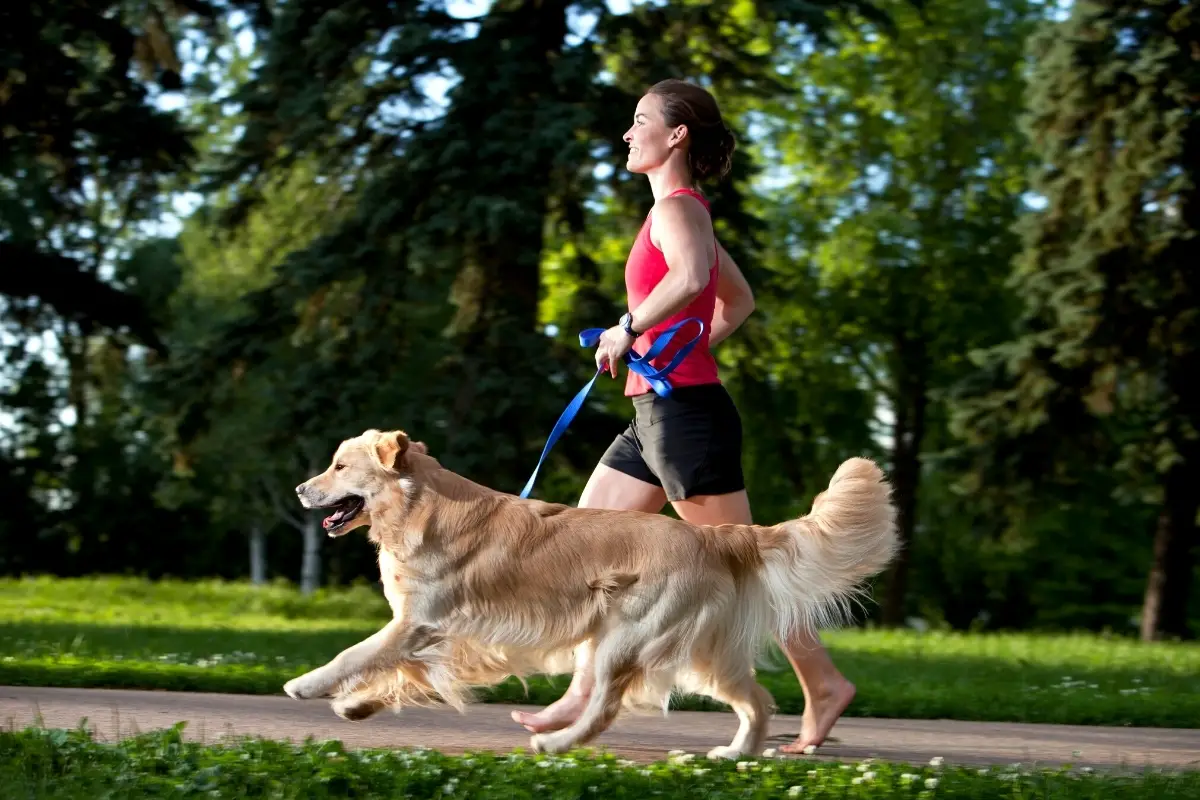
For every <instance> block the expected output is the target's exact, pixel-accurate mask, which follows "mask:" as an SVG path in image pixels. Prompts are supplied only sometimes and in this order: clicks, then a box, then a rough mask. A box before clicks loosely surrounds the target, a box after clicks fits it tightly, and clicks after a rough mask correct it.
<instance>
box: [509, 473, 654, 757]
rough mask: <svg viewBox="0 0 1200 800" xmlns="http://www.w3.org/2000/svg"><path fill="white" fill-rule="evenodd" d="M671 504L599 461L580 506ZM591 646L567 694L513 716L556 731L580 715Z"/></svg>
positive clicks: (581, 653)
mask: <svg viewBox="0 0 1200 800" xmlns="http://www.w3.org/2000/svg"><path fill="white" fill-rule="evenodd" d="M666 504H667V495H666V494H665V493H664V492H663V489H662V487H661V486H656V485H655V484H653V483H647V482H646V481H643V480H639V479H637V478H635V477H633V476H631V475H627V474H625V473H624V472H621V471H619V470H615V469H613V468H612V467H607V466H605V465H604V464H597V465H596V469H595V470H594V471H593V472H592V476H591V477H590V478H589V479H588V482H587V485H586V486H585V487H584V488H583V494H582V495H581V496H580V498H579V508H608V509H614V510H620V511H648V512H650V513H652V514H657V513H658V512H659V511H661V510H662V508H663V506H664V505H666ZM592 656H593V653H592V651H591V648H590V647H589V646H588V645H587V644H584V645H581V646H580V647H579V648H578V649H577V650H576V653H575V674H574V675H573V676H572V677H571V685H570V687H568V688H567V691H566V693H565V694H564V695H563V696H562V697H560V698H559V699H558V700H556V701H555V702H553V703H551V704H550V705H548V706H546V707H545V708H543V709H542V710H541V711H539V712H537V713H536V714H531V713H528V712H526V711H514V712H512V718H513V720H515V721H516V722H519V723H520V724H521V725H523V726H525V728H526V729H527V730H529V731H530V732H532V733H543V732H545V731H555V730H560V729H562V728H565V727H567V726H568V725H570V724H571V723H573V722H575V720H576V719H578V718H579V715H580V713H582V712H583V709H584V707H585V706H586V705H587V702H588V698H589V697H590V696H591V693H592V685H593V674H592V663H591V662H592Z"/></svg>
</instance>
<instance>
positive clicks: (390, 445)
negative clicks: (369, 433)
mask: <svg viewBox="0 0 1200 800" xmlns="http://www.w3.org/2000/svg"><path fill="white" fill-rule="evenodd" d="M407 451H408V434H406V433H405V432H404V431H388V432H387V433H381V434H379V435H378V436H377V437H376V438H375V443H374V444H373V445H372V446H371V460H372V461H377V462H378V463H379V466H380V467H382V468H383V469H385V470H394V469H396V466H397V465H398V464H399V463H400V461H401V460H402V459H403V457H404V454H405V453H406V452H407Z"/></svg>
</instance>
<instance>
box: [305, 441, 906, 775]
mask: <svg viewBox="0 0 1200 800" xmlns="http://www.w3.org/2000/svg"><path fill="white" fill-rule="evenodd" d="M296 494H297V495H298V497H299V500H300V503H301V504H302V505H303V506H304V507H305V508H308V509H325V510H328V511H330V512H331V513H330V514H329V516H327V517H326V518H325V520H324V523H323V524H324V528H325V530H326V532H327V533H328V535H329V536H334V537H336V536H343V535H345V534H346V533H348V532H350V531H351V530H353V529H355V528H358V527H361V526H369V538H370V539H371V541H372V542H374V543H375V544H376V545H377V547H378V552H379V567H380V576H381V579H382V582H383V586H384V592H385V595H386V597H387V600H388V602H389V604H390V606H391V609H392V612H393V617H392V620H391V621H390V622H388V623H387V624H386V625H385V626H384V627H383V628H382V629H381V630H379V631H378V632H376V633H375V634H373V635H372V636H370V637H368V638H367V639H365V640H363V641H362V642H359V643H358V644H355V645H353V646H351V647H349V648H347V649H346V650H344V651H343V652H341V653H339V654H338V655H337V656H336V657H335V658H333V660H331V661H330V662H329V663H327V664H325V665H324V666H321V667H318V668H317V669H314V670H312V671H311V672H308V673H306V674H304V675H301V676H299V677H297V678H294V679H293V680H291V681H289V682H288V683H287V684H286V685H285V686H284V690H285V691H286V693H287V694H288V695H289V696H291V697H293V698H297V699H308V698H316V697H333V702H332V707H333V709H334V711H335V712H336V713H337V714H339V715H340V716H342V717H343V718H345V719H350V720H360V719H365V718H367V717H369V716H371V715H372V714H374V713H376V712H377V711H380V710H382V709H384V708H388V707H391V708H394V709H396V710H399V709H400V708H401V707H403V706H406V705H418V704H435V703H438V702H442V703H445V704H448V705H450V706H452V707H454V708H456V709H457V710H459V711H460V712H462V711H464V708H465V704H466V703H467V702H469V701H470V699H471V695H470V690H471V688H472V687H476V686H485V685H493V684H495V683H499V682H500V681H503V680H505V679H507V678H508V677H509V676H512V675H516V676H518V677H520V678H522V680H523V679H524V677H525V676H527V675H531V674H556V673H562V672H567V671H569V670H570V668H571V664H572V662H573V657H574V654H575V652H576V648H579V647H586V648H588V649H589V651H590V653H591V655H592V660H593V664H594V670H595V689H594V690H593V692H592V694H591V697H590V700H589V702H588V704H587V706H586V707H585V709H584V710H583V712H582V714H581V715H580V717H579V718H578V720H576V721H575V722H574V723H573V724H571V725H569V726H567V727H565V728H563V729H562V730H558V731H553V732H549V733H539V734H535V735H534V736H533V737H532V738H531V740H530V746H531V748H532V749H533V750H534V751H535V752H544V753H562V752H566V751H568V750H571V749H573V748H576V747H579V746H582V745H584V744H586V743H588V742H590V741H591V740H592V739H593V738H595V737H596V736H598V735H599V734H601V733H602V732H604V731H605V730H606V729H607V728H608V727H609V726H610V725H611V724H612V722H613V720H614V719H615V718H616V716H617V714H618V713H619V711H620V709H621V708H622V706H625V707H631V708H644V707H652V708H661V709H662V710H663V712H664V713H665V712H666V709H667V707H668V706H669V702H670V698H671V695H672V693H673V692H674V691H685V692H693V693H699V694H703V695H706V696H708V697H711V698H713V699H715V700H718V701H721V702H724V703H727V704H729V705H730V706H731V707H732V709H733V710H734V712H735V713H736V714H737V717H738V719H739V727H738V729H737V733H736V734H735V736H734V738H733V740H732V742H730V744H728V745H725V746H718V747H714V748H713V749H712V750H711V751H709V753H708V757H709V758H713V759H716V758H738V757H741V756H746V755H750V754H753V753H757V752H759V751H760V750H761V748H762V746H763V743H764V741H765V738H766V734H767V726H768V723H769V720H770V714H771V713H772V710H773V706H774V701H773V698H772V697H771V695H770V693H768V692H767V691H766V689H764V688H763V687H762V686H761V685H760V684H759V683H758V682H757V681H756V679H755V673H754V665H755V664H756V663H757V658H758V656H759V655H760V654H761V652H762V649H763V648H764V646H766V645H767V644H769V641H770V639H771V637H772V636H776V637H779V638H780V639H787V638H789V637H790V636H791V635H792V634H793V633H795V632H797V631H798V630H800V629H804V628H807V629H814V628H815V627H816V626H818V625H821V624H829V623H837V622H839V621H841V620H842V619H843V618H844V615H845V613H846V612H847V610H848V606H849V603H850V601H852V600H855V599H857V598H858V597H860V596H861V594H862V593H863V592H864V591H865V589H864V584H865V582H866V581H867V580H868V579H869V578H871V577H872V576H874V575H876V574H878V573H879V572H881V571H882V570H883V569H884V568H886V566H887V565H888V564H889V563H890V562H891V560H892V559H893V557H894V556H895V554H896V553H897V552H898V550H899V546H900V544H899V539H898V536H897V532H896V510H895V507H894V505H893V503H892V498H891V488H890V486H889V484H888V483H887V481H886V480H885V478H884V476H883V473H882V471H881V470H880V469H879V467H878V466H876V465H875V464H874V463H873V462H872V461H870V460H868V459H864V458H851V459H849V460H847V461H845V462H844V463H843V464H841V465H840V466H839V467H838V469H837V470H836V471H835V473H834V475H833V477H832V478H831V479H830V482H829V486H828V488H827V489H826V490H825V491H824V492H822V493H821V494H820V495H818V497H817V499H816V500H814V502H813V507H812V510H811V512H810V513H809V514H807V515H805V516H803V517H800V518H799V519H794V520H790V521H787V522H783V523H781V524H778V525H771V526H766V525H719V526H699V525H692V524H690V523H688V522H685V521H682V520H678V519H674V518H671V517H668V516H665V515H663V514H651V513H645V512H638V511H611V510H602V509H582V508H573V507H571V506H567V505H560V504H556V503H548V502H544V501H541V500H525V499H521V498H518V497H516V496H513V495H510V494H505V493H502V492H499V491H495V490H493V489H490V488H488V487H486V486H482V485H480V484H477V483H474V482H472V481H471V480H469V479H467V478H465V477H462V476H461V475H458V474H456V473H454V472H452V471H450V470H448V469H445V468H444V467H442V465H441V464H440V463H439V462H438V460H437V459H436V458H434V457H432V456H431V455H429V453H428V451H427V448H425V447H424V445H422V444H420V443H413V442H410V440H409V437H408V436H407V435H406V434H405V433H404V432H403V431H398V430H396V431H388V432H382V431H379V430H375V429H372V430H368V431H366V432H364V433H363V434H361V435H359V436H356V437H354V438H351V439H347V440H346V441H344V442H342V443H341V444H340V445H339V447H338V448H337V451H336V452H335V454H334V457H333V460H332V461H331V463H330V464H329V467H328V468H327V469H326V470H325V471H323V472H322V473H320V474H319V475H316V476H314V477H312V478H310V479H308V480H307V481H305V482H304V483H302V484H300V485H299V486H297V487H296Z"/></svg>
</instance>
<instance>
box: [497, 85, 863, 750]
mask: <svg viewBox="0 0 1200 800" xmlns="http://www.w3.org/2000/svg"><path fill="white" fill-rule="evenodd" d="M623 138H624V140H625V142H626V143H628V145H629V155H628V160H627V161H626V166H627V168H628V169H629V170H630V171H632V172H636V173H641V174H643V175H645V176H646V177H647V178H648V179H649V181H650V188H651V190H652V191H653V193H654V207H653V208H652V209H651V211H650V213H649V214H648V215H647V217H646V221H645V223H644V224H643V225H642V229H641V231H640V232H639V233H638V236H637V239H636V240H635V242H634V244H633V248H632V250H631V251H630V254H629V259H628V261H627V262H626V265H625V285H626V289H627V292H628V295H629V297H628V305H629V309H630V310H629V313H627V314H625V315H624V316H622V317H621V320H620V322H619V323H618V324H617V325H615V326H613V327H612V328H609V329H608V330H607V331H605V332H604V334H603V335H602V336H601V337H600V342H599V344H598V345H597V347H596V366H597V368H601V367H605V366H607V369H608V371H609V373H610V374H611V375H612V376H613V377H614V378H615V377H616V375H617V364H618V362H619V361H620V359H621V357H622V356H624V355H625V353H627V352H628V351H629V350H630V349H631V348H632V347H633V346H634V345H635V344H637V345H638V348H637V351H638V352H641V353H644V352H646V350H647V349H648V348H649V346H650V345H651V343H653V341H654V339H655V337H656V336H657V335H658V334H659V333H660V332H661V331H662V330H664V329H665V328H667V327H669V326H671V325H672V324H674V323H675V322H677V321H679V320H681V319H685V318H688V317H699V318H700V319H702V320H705V321H706V323H707V325H706V328H705V332H704V334H703V336H702V338H701V339H700V341H699V342H698V343H697V344H696V347H695V348H694V349H693V350H692V352H691V353H690V354H688V356H687V357H686V358H685V359H684V360H683V361H682V362H681V363H680V364H679V366H678V367H677V368H676V369H675V371H674V372H673V373H671V375H670V377H669V381H670V382H671V385H672V387H674V388H673V391H672V393H671V397H670V398H667V399H663V398H660V397H658V395H656V394H655V393H654V392H653V390H652V389H651V387H650V386H649V384H647V383H646V381H645V379H643V378H642V377H641V376H639V375H637V374H635V373H633V372H630V373H629V374H628V376H627V378H626V382H625V394H626V395H627V396H629V397H631V398H632V402H633V406H634V410H635V418H634V421H633V422H631V423H630V425H629V427H628V428H627V429H626V430H625V431H623V432H622V433H621V434H620V435H619V436H618V437H617V438H616V440H615V441H614V442H613V443H612V445H611V446H610V447H609V448H608V451H607V452H605V454H604V456H603V457H602V458H601V459H600V463H599V464H598V465H597V467H596V469H595V471H594V472H593V473H592V476H591V478H590V479H589V480H588V483H587V486H586V487H585V488H584V490H583V496H582V497H581V498H580V501H579V506H580V507H581V508H611V509H634V510H641V511H649V512H652V513H658V512H660V511H661V510H662V508H663V506H664V505H665V504H666V502H668V501H670V503H671V505H672V506H673V507H674V509H675V512H676V513H677V514H678V515H679V516H680V517H681V518H683V519H685V520H687V521H689V522H693V523H696V524H700V525H720V524H724V523H742V524H748V523H750V522H751V517H750V503H749V500H748V499H747V496H746V489H745V485H744V483H743V478H742V468H741V458H742V428H741V420H740V417H739V415H738V412H737V409H736V408H735V407H734V404H733V401H732V399H731V398H730V396H729V394H728V393H727V391H726V390H725V387H724V386H722V385H721V382H720V379H719V377H718V374H717V364H716V360H715V359H714V358H713V356H712V352H711V350H710V348H711V347H712V346H713V345H716V344H717V343H719V342H720V341H721V340H723V339H724V338H725V337H727V336H729V334H731V333H733V331H734V330H736V329H737V327H738V326H739V325H740V324H741V323H742V322H743V321H744V320H745V319H746V317H747V316H749V314H750V312H751V311H753V309H754V298H753V295H752V293H751V291H750V287H749V285H748V284H747V283H746V280H745V278H744V277H743V276H742V274H741V271H740V270H739V269H738V266H737V264H736V263H734V261H733V259H732V258H730V257H729V254H728V253H726V252H725V249H724V248H723V247H721V245H720V244H718V243H717V241H716V236H715V234H714V232H713V226H712V220H711V218H710V217H709V213H708V208H709V206H708V202H707V201H706V200H705V199H704V197H703V196H702V195H701V194H700V193H699V192H697V191H696V190H695V189H694V188H692V187H693V186H694V185H695V183H696V182H698V181H701V180H704V179H706V178H709V177H723V176H724V175H725V173H726V172H728V170H729V166H730V161H731V159H732V156H733V150H734V140H733V135H732V134H731V132H730V131H729V128H727V127H726V125H725V123H724V122H723V121H722V119H721V113H720V111H719V109H718V108H717V103H716V101H715V100H714V99H713V97H712V95H710V94H709V93H708V92H707V91H705V90H704V89H702V88H700V87H698V86H695V85H693V84H690V83H686V82H684V81H677V80H666V81H662V82H661V83H658V84H655V85H654V86H652V87H651V88H650V90H649V91H648V92H647V94H646V95H645V96H644V97H642V98H641V100H640V102H638V105H637V109H636V111H635V112H634V117H633V126H632V127H631V128H630V129H629V130H628V131H626V133H625V135H624V137H623ZM694 335H695V331H694V330H692V329H689V328H688V327H685V328H683V329H681V330H680V331H679V332H678V333H677V334H676V335H675V339H674V340H673V341H672V342H671V344H670V345H669V346H668V347H667V348H666V349H665V350H664V352H663V354H662V355H660V356H659V357H658V358H656V359H655V365H656V366H662V365H664V364H666V363H667V361H668V360H669V359H670V357H671V355H673V354H674V352H675V350H676V349H677V348H678V347H679V346H681V345H682V344H683V342H685V341H687V340H689V339H691V338H692V336H694ZM783 649H784V651H785V652H786V653H787V655H788V658H789V660H790V661H791V663H792V667H793V668H794V669H795V671H796V674H797V677H798V678H799V679H800V685H801V687H802V688H803V690H804V698H805V707H804V717H803V725H802V729H801V732H800V736H799V737H798V738H797V739H796V740H795V742H793V743H792V744H790V745H786V746H784V747H783V748H781V749H782V750H784V751H785V752H801V751H803V750H804V749H805V748H806V747H808V746H810V745H812V746H818V745H820V744H821V743H822V742H824V740H825V737H826V736H827V735H828V734H829V730H830V729H831V728H832V727H833V724H834V722H836V721H837V719H838V717H839V716H841V714H842V712H843V711H844V710H845V708H846V706H847V705H849V703H850V701H851V700H852V699H853V697H854V685H853V684H851V683H850V682H849V681H848V680H846V678H845V677H843V676H842V675H841V673H839V672H838V670H837V668H836V667H834V665H833V662H832V661H831V660H830V658H829V655H828V653H827V652H826V651H825V649H824V648H823V647H822V646H821V643H820V640H819V639H816V638H815V637H812V636H803V637H798V638H797V639H796V640H795V641H791V642H786V643H784V648H783ZM586 650H587V648H586V646H585V647H581V648H580V650H579V654H578V659H577V663H576V670H575V675H574V677H573V679H572V681H571V686H570V688H569V689H568V690H567V693H566V694H565V695H564V696H563V697H562V698H560V699H559V700H558V701H556V702H555V703H553V704H551V705H550V706H548V707H546V708H545V709H543V710H542V711H540V712H538V713H536V714H531V713H526V712H521V711H514V712H513V714H512V716H513V719H514V720H516V721H517V722H519V723H521V724H522V725H524V726H525V727H526V728H527V729H528V730H530V731H532V732H534V733H538V732H542V731H548V730H559V729H561V728H564V727H566V726H567V725H569V724H570V723H572V722H573V721H574V720H575V719H576V717H578V715H579V714H580V712H581V711H582V710H583V707H584V705H586V703H587V698H588V695H589V694H590V692H591V689H592V674H591V664H590V653H589V652H586Z"/></svg>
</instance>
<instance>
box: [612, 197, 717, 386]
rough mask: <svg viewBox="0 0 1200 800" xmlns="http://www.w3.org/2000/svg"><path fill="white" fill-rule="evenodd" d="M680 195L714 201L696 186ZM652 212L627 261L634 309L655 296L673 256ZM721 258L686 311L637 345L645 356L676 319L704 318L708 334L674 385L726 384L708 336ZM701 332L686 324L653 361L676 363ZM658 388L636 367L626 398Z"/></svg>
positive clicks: (669, 379)
mask: <svg viewBox="0 0 1200 800" xmlns="http://www.w3.org/2000/svg"><path fill="white" fill-rule="evenodd" d="M677 194H689V195H691V196H692V197H695V198H696V199H697V200H699V201H700V202H701V203H703V204H704V208H705V210H708V209H709V205H708V201H707V200H705V199H704V197H703V195H701V194H700V193H699V192H696V191H693V190H692V189H678V190H676V191H674V192H671V194H669V195H667V196H668V197H674V196H675V195H677ZM651 213H653V211H652V212H651ZM650 216H651V215H650V214H647V215H646V221H645V222H643V223H642V229H641V230H640V231H638V235H637V239H636V240H634V243H633V248H632V249H631V250H630V251H629V258H628V259H627V260H626V261H625V292H626V294H627V295H628V296H629V307H630V308H631V309H634V308H637V307H638V304H640V303H641V302H642V301H643V300H645V299H646V296H647V295H649V294H650V292H651V291H652V290H653V289H654V287H655V286H657V285H658V282H659V281H661V280H662V279H663V277H664V276H665V275H666V274H667V260H666V258H665V257H664V256H663V253H662V250H659V249H658V248H657V247H656V246H655V245H654V242H652V241H650ZM719 262H720V255H718V256H716V257H715V258H714V259H713V265H712V268H711V269H710V270H709V271H708V285H707V286H705V287H704V291H702V292H700V294H699V295H697V296H696V297H695V298H694V299H693V300H692V302H690V303H688V304H687V305H686V306H685V307H684V308H683V309H681V310H680V311H678V312H677V313H675V314H674V315H672V316H671V317H669V318H668V319H665V320H663V321H662V322H660V323H658V324H657V325H655V326H654V327H652V328H650V329H649V330H647V331H643V332H642V335H641V336H639V337H638V338H637V341H635V342H634V343H633V349H634V351H635V352H637V353H639V354H640V353H645V352H646V351H647V350H649V349H650V346H651V345H652V344H654V340H655V339H656V338H658V335H659V334H660V333H662V331H664V330H666V329H667V328H669V327H671V326H672V325H674V324H675V323H676V322H679V321H680V320H683V319H687V318H688V317H698V318H700V319H701V320H703V321H704V333H703V335H702V336H701V337H700V340H699V341H697V342H696V346H695V347H694V348H692V351H691V352H690V353H688V354H687V356H686V357H685V358H684V359H683V361H681V362H680V363H679V366H677V367H676V368H675V371H674V372H672V373H671V374H670V375H668V376H667V382H668V383H670V384H671V386H673V387H679V386H696V385H699V384H706V383H720V382H721V381H720V378H719V377H718V375H717V361H716V359H715V358H713V355H712V352H711V351H710V350H709V349H708V334H709V329H710V328H711V327H712V319H713V312H714V310H715V308H716V303H717V270H718V268H719V266H720V263H719ZM695 335H696V326H695V324H694V323H693V324H691V325H685V326H683V327H682V328H680V329H679V331H678V332H676V334H675V336H674V337H672V338H671V343H670V344H668V345H667V346H666V347H665V348H663V351H662V352H661V353H659V354H658V355H657V356H656V357H655V358H653V359H651V361H650V363H651V364H653V365H654V367H655V368H662V367H665V366H666V365H667V364H668V363H670V361H671V358H672V356H674V355H675V353H676V352H678V350H679V348H680V347H682V346H683V345H684V344H685V343H687V342H688V341H690V340H691V338H692V337H693V336H695ZM652 391H654V390H653V388H651V386H650V384H649V383H648V382H647V381H646V379H645V378H643V377H642V376H641V375H638V374H637V373H635V372H633V371H629V372H628V374H627V377H626V379H625V396H626V397H633V396H634V395H639V394H645V393H646V392H652Z"/></svg>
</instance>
